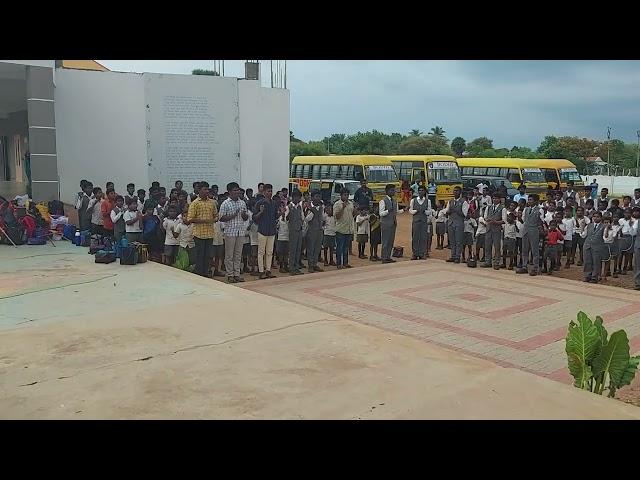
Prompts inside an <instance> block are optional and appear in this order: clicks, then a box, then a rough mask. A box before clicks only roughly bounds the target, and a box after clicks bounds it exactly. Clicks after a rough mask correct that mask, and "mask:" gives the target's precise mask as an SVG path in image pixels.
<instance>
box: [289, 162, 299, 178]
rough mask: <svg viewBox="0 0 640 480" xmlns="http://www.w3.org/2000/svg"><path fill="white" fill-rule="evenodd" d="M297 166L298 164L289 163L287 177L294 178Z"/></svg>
mask: <svg viewBox="0 0 640 480" xmlns="http://www.w3.org/2000/svg"><path fill="white" fill-rule="evenodd" d="M297 166H298V165H294V164H293V163H292V164H291V168H290V173H289V177H291V178H295V177H296V168H297Z"/></svg>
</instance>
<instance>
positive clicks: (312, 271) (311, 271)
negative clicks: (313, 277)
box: [308, 267, 316, 273]
mask: <svg viewBox="0 0 640 480" xmlns="http://www.w3.org/2000/svg"><path fill="white" fill-rule="evenodd" d="M308 272H309V273H315V272H316V271H315V270H314V269H313V267H310V268H309V269H308Z"/></svg>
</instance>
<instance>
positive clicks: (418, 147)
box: [399, 134, 453, 155]
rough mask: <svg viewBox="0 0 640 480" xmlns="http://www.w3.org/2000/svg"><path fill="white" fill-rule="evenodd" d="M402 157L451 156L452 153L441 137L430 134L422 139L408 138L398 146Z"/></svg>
mask: <svg viewBox="0 0 640 480" xmlns="http://www.w3.org/2000/svg"><path fill="white" fill-rule="evenodd" d="M399 153H400V154H402V155H452V154H453V152H452V151H451V149H450V148H449V145H448V144H447V140H446V139H445V138H443V137H439V136H435V135H432V134H429V135H425V136H422V137H409V138H407V139H405V140H403V141H402V143H401V144H400V145H399Z"/></svg>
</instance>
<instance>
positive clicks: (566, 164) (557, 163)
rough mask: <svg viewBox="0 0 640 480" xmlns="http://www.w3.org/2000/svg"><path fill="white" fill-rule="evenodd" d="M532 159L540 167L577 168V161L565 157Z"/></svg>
mask: <svg viewBox="0 0 640 480" xmlns="http://www.w3.org/2000/svg"><path fill="white" fill-rule="evenodd" d="M531 160H532V161H534V162H535V163H536V166H538V167H540V168H576V165H575V163H573V162H571V161H570V160H567V159H565V158H534V159H531Z"/></svg>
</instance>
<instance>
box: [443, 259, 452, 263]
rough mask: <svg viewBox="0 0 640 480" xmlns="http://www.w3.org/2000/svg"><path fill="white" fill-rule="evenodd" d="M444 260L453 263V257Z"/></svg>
mask: <svg viewBox="0 0 640 480" xmlns="http://www.w3.org/2000/svg"><path fill="white" fill-rule="evenodd" d="M445 261H446V262H449V263H453V258H447V259H446V260H445Z"/></svg>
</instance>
